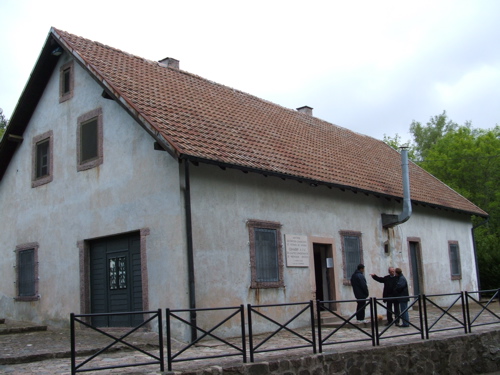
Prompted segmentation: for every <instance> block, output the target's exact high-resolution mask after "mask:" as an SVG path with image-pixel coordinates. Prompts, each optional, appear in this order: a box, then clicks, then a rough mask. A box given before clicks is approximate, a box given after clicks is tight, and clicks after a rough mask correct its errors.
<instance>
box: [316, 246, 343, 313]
mask: <svg viewBox="0 0 500 375" xmlns="http://www.w3.org/2000/svg"><path fill="white" fill-rule="evenodd" d="M313 252H314V278H315V281H316V299H317V300H320V301H334V300H336V299H337V296H336V293H335V271H334V268H333V253H332V245H331V244H321V243H313ZM329 308H330V309H331V310H336V304H333V303H331V304H330V306H329Z"/></svg>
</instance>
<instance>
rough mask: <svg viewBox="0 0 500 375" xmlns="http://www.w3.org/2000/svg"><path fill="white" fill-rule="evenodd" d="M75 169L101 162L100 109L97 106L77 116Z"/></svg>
mask: <svg viewBox="0 0 500 375" xmlns="http://www.w3.org/2000/svg"><path fill="white" fill-rule="evenodd" d="M76 136H77V145H76V147H77V153H78V155H77V158H78V164H77V170H78V171H85V170H88V169H92V168H95V167H97V166H98V165H100V164H102V162H103V146H102V144H103V133H102V109H101V108H97V109H94V110H93V111H90V112H87V113H85V114H83V115H81V116H80V117H78V130H77V135H76Z"/></svg>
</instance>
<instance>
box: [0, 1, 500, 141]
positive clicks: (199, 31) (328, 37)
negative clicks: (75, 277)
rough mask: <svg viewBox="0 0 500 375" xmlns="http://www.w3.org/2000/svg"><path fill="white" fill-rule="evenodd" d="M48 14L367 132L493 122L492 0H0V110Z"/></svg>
mask: <svg viewBox="0 0 500 375" xmlns="http://www.w3.org/2000/svg"><path fill="white" fill-rule="evenodd" d="M51 26H54V27H56V28H59V29H62V30H65V31H68V32H70V33H73V34H76V35H80V36H83V37H85V38H88V39H91V40H95V41H99V42H101V43H103V44H107V45H110V46H112V47H115V48H119V49H121V50H123V51H126V52H129V53H132V54H134V55H138V56H141V57H145V58H147V59H150V60H160V59H162V58H164V57H173V58H176V59H178V60H180V68H181V69H183V70H186V71H189V72H191V73H194V74H197V75H199V76H202V77H204V78H207V79H209V80H212V81H215V82H217V83H221V84H224V85H226V86H230V87H233V88H236V89H238V90H242V91H245V92H247V93H250V94H253V95H256V96H258V97H260V98H262V99H266V100H269V101H271V102H274V103H276V104H279V105H282V106H284V107H287V108H292V109H295V108H298V107H301V106H304V105H308V106H310V107H313V108H314V110H313V114H314V116H316V117H319V118H321V119H323V120H326V121H328V122H331V123H334V124H337V125H340V126H343V127H346V128H349V129H351V130H354V131H356V132H359V133H362V134H366V135H370V136H373V137H375V138H378V139H382V138H383V136H384V134H387V135H390V136H394V135H395V134H396V133H399V134H400V135H401V136H402V137H403V139H409V137H410V136H409V134H408V130H409V125H410V124H411V122H412V121H413V120H416V121H420V122H422V123H426V122H427V121H428V120H429V118H430V117H431V116H434V115H437V114H440V113H441V112H442V111H443V110H446V111H447V113H448V116H449V118H451V119H452V120H453V121H455V122H457V123H459V124H463V123H465V121H472V123H473V126H474V127H477V128H492V127H494V126H495V125H496V124H500V102H499V101H500V47H499V42H500V1H498V0H468V1H463V0H432V1H427V0H419V1H403V0H397V1H384V0H377V1H372V0H370V1H346V0H342V1H334V0H331V1H315V0H308V1H305V0H304V1H293V0H286V1H281V0H276V1H273V0H265V1H261V0H252V1H237V0H233V1H219V0H198V1H189V0H175V1H170V0H161V1H160V0H157V1H151V0H141V1H130V0H129V1H126V0H125V1H124V0H121V1H113V0H99V1H95V0H86V1H78V2H77V1H68V0H43V1H42V0H0V46H1V47H2V56H1V59H0V108H2V109H3V110H4V114H5V115H6V116H7V117H8V118H9V117H10V116H11V115H12V113H13V111H14V108H15V106H16V103H17V100H18V98H19V96H20V94H21V92H22V90H23V88H24V86H25V84H26V82H27V80H28V78H29V75H30V73H31V71H32V69H33V66H34V64H35V62H36V60H37V58H38V56H39V54H40V51H41V49H42V46H43V44H44V42H45V39H46V38H47V35H48V33H49V30H50V27H51Z"/></svg>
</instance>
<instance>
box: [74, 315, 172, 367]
mask: <svg viewBox="0 0 500 375" xmlns="http://www.w3.org/2000/svg"><path fill="white" fill-rule="evenodd" d="M126 315H129V316H130V315H143V316H144V315H151V316H150V317H149V318H148V319H145V320H143V322H142V323H141V324H139V325H138V326H136V327H130V329H127V330H126V332H123V331H122V330H121V331H122V332H121V333H122V334H121V335H120V336H115V335H113V334H112V333H109V332H106V331H104V330H103V329H101V328H98V327H95V326H93V325H92V324H90V323H88V322H87V321H90V318H94V317H99V316H101V317H111V316H126ZM155 319H156V320H157V324H158V327H161V326H162V313H161V309H158V310H157V311H140V312H124V313H106V314H80V315H76V314H73V313H71V315H70V329H71V333H70V339H71V374H72V375H74V374H76V373H77V372H87V371H97V370H109V369H115V368H123V367H135V366H147V365H159V366H160V371H164V369H165V365H164V362H165V361H164V358H163V351H164V349H163V330H162V329H159V334H158V350H159V355H156V354H153V353H151V352H147V351H145V350H143V349H142V348H140V347H138V346H136V345H134V344H132V343H130V342H128V341H127V340H126V339H127V337H129V336H130V335H132V334H133V333H134V332H136V331H138V330H139V329H140V328H143V327H147V326H148V324H149V323H150V322H152V321H154V320H155ZM75 323H79V324H81V325H82V326H84V327H87V328H89V329H91V330H93V331H96V332H99V333H100V334H102V335H104V336H107V337H109V338H111V339H112V340H113V341H112V342H111V344H109V345H107V346H106V347H104V348H102V349H100V350H98V351H97V352H96V353H94V354H93V355H91V356H90V357H88V358H85V359H83V360H82V361H81V362H80V363H78V364H77V363H76V355H77V348H76V337H77V331H76V329H75ZM118 343H121V344H123V345H125V346H126V347H129V348H131V349H132V350H136V351H138V352H140V353H142V354H144V355H145V356H146V357H147V358H151V359H152V360H151V361H149V362H140V363H125V364H123V363H122V364H119V365H115V366H105V367H85V365H87V364H88V363H89V362H91V361H92V360H93V359H95V358H97V357H98V356H99V355H101V354H103V353H105V352H106V351H109V350H110V349H111V348H112V347H113V346H115V345H117V344H118Z"/></svg>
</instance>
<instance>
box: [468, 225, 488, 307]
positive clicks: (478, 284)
mask: <svg viewBox="0 0 500 375" xmlns="http://www.w3.org/2000/svg"><path fill="white" fill-rule="evenodd" d="M489 220H490V218H489V217H488V218H486V220H485V221H483V222H481V223H479V224H477V225H475V226H473V227H472V229H471V232H472V249H473V250H474V259H475V261H476V278H477V290H481V279H480V278H479V264H478V263H477V250H476V236H475V235H474V230H475V229H476V228H479V227H480V226H483V225H485V224H486V223H487V222H488V221H489ZM479 298H481V295H479Z"/></svg>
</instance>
